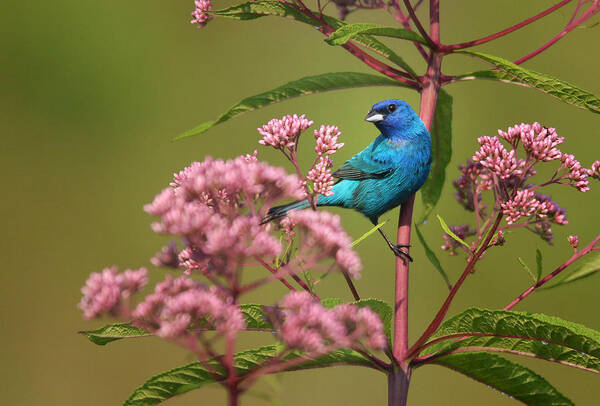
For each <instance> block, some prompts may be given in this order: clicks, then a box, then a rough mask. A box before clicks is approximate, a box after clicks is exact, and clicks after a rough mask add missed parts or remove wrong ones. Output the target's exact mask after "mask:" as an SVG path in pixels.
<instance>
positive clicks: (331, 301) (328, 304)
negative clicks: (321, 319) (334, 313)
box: [321, 297, 344, 309]
mask: <svg viewBox="0 0 600 406" xmlns="http://www.w3.org/2000/svg"><path fill="white" fill-rule="evenodd" d="M342 303H344V301H343V300H342V299H340V298H339V297H326V298H325V299H322V300H321V306H323V307H324V308H326V309H333V308H334V307H336V306H338V305H341V304H342Z"/></svg>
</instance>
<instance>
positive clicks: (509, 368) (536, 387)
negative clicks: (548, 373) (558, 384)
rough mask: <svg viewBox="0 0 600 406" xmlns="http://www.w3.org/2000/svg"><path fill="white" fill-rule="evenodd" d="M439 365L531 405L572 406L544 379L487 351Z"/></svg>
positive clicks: (440, 361) (447, 359) (458, 356)
mask: <svg viewBox="0 0 600 406" xmlns="http://www.w3.org/2000/svg"><path fill="white" fill-rule="evenodd" d="M435 363H436V364H438V365H442V366H445V367H447V368H450V369H453V370H455V371H457V372H460V373H461V374H463V375H466V376H468V377H469V378H472V379H474V380H476V381H477V382H481V383H483V384H485V385H488V386H490V387H492V388H494V389H496V390H498V391H500V392H502V393H504V394H505V395H507V396H510V397H513V398H515V399H518V400H520V401H521V402H523V403H525V404H526V405H530V406H568V405H573V402H571V401H570V400H569V399H568V398H566V397H565V396H564V395H563V394H561V393H560V392H559V391H557V390H556V389H555V388H554V387H553V386H552V385H551V384H550V383H549V382H548V381H546V380H545V379H544V378H542V377H541V376H539V375H538V374H536V373H535V372H533V371H532V370H530V369H529V368H526V367H524V366H522V365H519V364H517V363H514V362H511V361H509V360H507V359H504V358H502V357H499V356H497V355H495V354H488V353H485V352H471V353H461V354H452V355H448V356H445V357H443V358H439V359H437V360H436V361H435Z"/></svg>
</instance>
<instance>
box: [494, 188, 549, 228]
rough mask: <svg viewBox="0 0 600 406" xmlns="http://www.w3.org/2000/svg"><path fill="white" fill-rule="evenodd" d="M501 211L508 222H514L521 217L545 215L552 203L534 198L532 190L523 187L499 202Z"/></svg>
mask: <svg viewBox="0 0 600 406" xmlns="http://www.w3.org/2000/svg"><path fill="white" fill-rule="evenodd" d="M501 207H502V213H503V214H504V215H505V216H506V222H507V223H508V224H513V223H516V222H517V221H518V220H519V219H520V218H521V217H530V216H533V215H535V216H536V217H540V218H542V217H546V215H547V214H548V211H549V210H551V209H552V204H551V203H550V202H547V201H540V200H538V199H536V198H535V193H533V191H531V190H528V189H524V190H519V191H517V194H516V195H515V197H513V198H512V199H511V200H509V201H507V202H503V203H501Z"/></svg>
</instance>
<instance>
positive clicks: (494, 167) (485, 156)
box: [471, 136, 522, 179]
mask: <svg viewBox="0 0 600 406" xmlns="http://www.w3.org/2000/svg"><path fill="white" fill-rule="evenodd" d="M477 142H479V145H480V146H481V147H480V149H479V151H477V152H475V155H473V157H472V158H471V159H472V160H473V161H474V162H479V163H480V164H481V165H482V166H484V167H486V168H488V169H489V170H490V171H492V172H494V173H495V174H496V175H498V177H499V178H500V179H507V178H508V177H510V176H513V175H520V174H521V173H522V171H521V169H520V168H519V162H518V161H517V158H516V155H515V151H514V150H511V151H510V152H509V151H507V150H506V148H504V145H502V143H500V140H499V139H498V137H487V136H484V137H479V138H478V139H477Z"/></svg>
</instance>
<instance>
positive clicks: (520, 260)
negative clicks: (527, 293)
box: [517, 257, 538, 283]
mask: <svg viewBox="0 0 600 406" xmlns="http://www.w3.org/2000/svg"><path fill="white" fill-rule="evenodd" d="M517 260H518V261H519V263H520V264H521V266H522V267H523V269H524V270H526V271H527V273H528V274H529V276H531V279H532V280H533V283H537V281H538V280H537V277H536V275H535V274H534V273H533V271H532V270H531V268H529V267H528V266H527V264H526V263H525V261H523V258H521V257H518V258H517Z"/></svg>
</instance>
